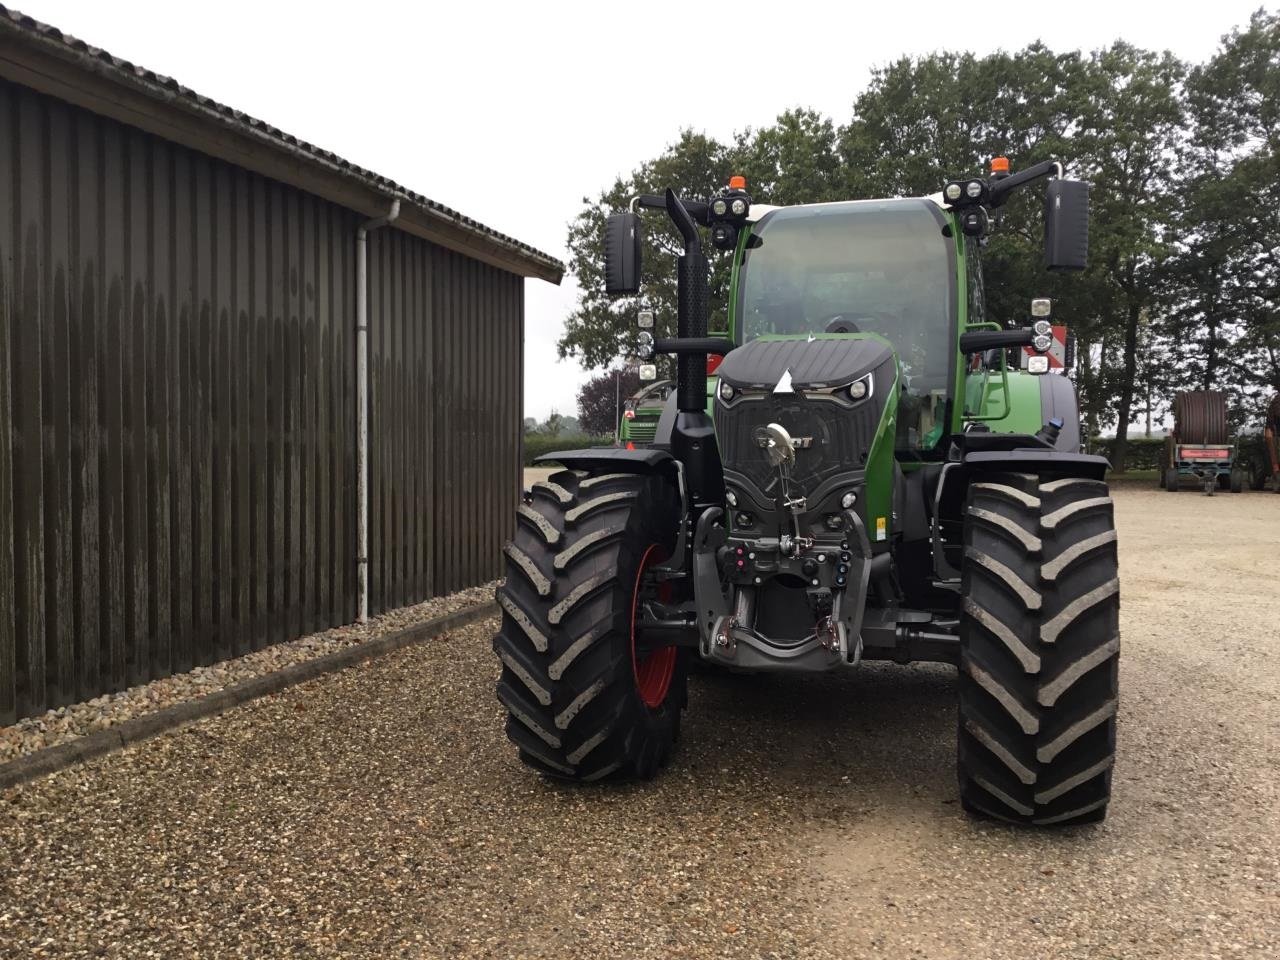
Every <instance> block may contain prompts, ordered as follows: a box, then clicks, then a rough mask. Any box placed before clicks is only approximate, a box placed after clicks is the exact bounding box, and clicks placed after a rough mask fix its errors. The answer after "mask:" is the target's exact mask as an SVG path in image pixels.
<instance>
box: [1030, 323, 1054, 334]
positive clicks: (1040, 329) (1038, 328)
mask: <svg viewBox="0 0 1280 960" xmlns="http://www.w3.org/2000/svg"><path fill="white" fill-rule="evenodd" d="M1031 329H1032V330H1033V331H1034V332H1035V335H1036V336H1037V337H1047V336H1050V335H1051V334H1052V333H1053V324H1052V323H1050V322H1049V321H1048V320H1037V321H1036V322H1035V324H1034V325H1033V326H1032V328H1031Z"/></svg>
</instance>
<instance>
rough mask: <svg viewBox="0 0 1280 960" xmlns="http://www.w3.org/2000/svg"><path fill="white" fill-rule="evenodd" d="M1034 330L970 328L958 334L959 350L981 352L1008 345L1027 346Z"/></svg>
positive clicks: (1033, 334) (966, 352)
mask: <svg viewBox="0 0 1280 960" xmlns="http://www.w3.org/2000/svg"><path fill="white" fill-rule="evenodd" d="M1034 336H1035V332H1034V331H1033V330H1032V329H1031V328H1030V327H1028V328H1026V329H1025V330H970V331H969V332H968V333H962V334H960V352H961V353H963V354H970V353H982V352H984V351H987V350H996V349H1004V348H1008V347H1029V346H1031V341H1032V338H1033V337H1034Z"/></svg>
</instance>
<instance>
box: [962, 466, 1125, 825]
mask: <svg viewBox="0 0 1280 960" xmlns="http://www.w3.org/2000/svg"><path fill="white" fill-rule="evenodd" d="M964 544H965V554H964V563H963V568H962V574H963V576H962V581H961V582H962V597H963V600H962V614H961V625H960V650H961V661H960V716H959V735H958V746H959V771H958V772H959V778H960V798H961V802H962V804H963V806H964V808H965V809H966V810H968V811H970V812H972V813H975V814H979V815H985V816H991V817H997V818H999V819H1002V820H1009V821H1013V822H1015V823H1025V824H1036V825H1043V826H1067V825H1071V824H1080V823H1094V822H1098V821H1100V820H1102V819H1103V818H1104V817H1105V816H1106V812H1107V804H1108V802H1109V800H1110V797H1111V770H1112V765H1113V762H1114V758H1115V745H1116V708H1117V706H1118V703H1119V656H1120V581H1119V573H1118V566H1117V557H1116V532H1115V523H1114V516H1113V509H1112V503H1111V497H1110V496H1109V495H1108V492H1107V485H1106V484H1105V483H1103V482H1102V481H1098V480H1085V479H1081V478H1076V477H1067V478H1050V477H1037V476H1033V475H1028V474H1013V473H1010V474H999V475H992V476H989V477H984V478H982V479H981V480H979V481H978V482H975V483H974V484H973V485H972V487H971V488H970V492H969V503H968V508H967V511H966V518H965V527H964Z"/></svg>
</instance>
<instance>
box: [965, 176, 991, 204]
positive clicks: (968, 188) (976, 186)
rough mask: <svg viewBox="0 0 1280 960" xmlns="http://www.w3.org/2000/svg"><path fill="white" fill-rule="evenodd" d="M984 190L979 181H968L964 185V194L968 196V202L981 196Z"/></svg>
mask: <svg viewBox="0 0 1280 960" xmlns="http://www.w3.org/2000/svg"><path fill="white" fill-rule="evenodd" d="M985 188H986V184H984V183H983V182H982V181H981V180H970V181H969V182H968V183H966V184H965V185H964V192H965V193H966V194H968V196H969V199H970V200H977V199H978V198H979V197H980V196H982V191H983V190H984V189H985Z"/></svg>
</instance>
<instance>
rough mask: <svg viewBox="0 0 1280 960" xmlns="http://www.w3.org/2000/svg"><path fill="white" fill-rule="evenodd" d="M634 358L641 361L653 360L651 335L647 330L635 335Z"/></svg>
mask: <svg viewBox="0 0 1280 960" xmlns="http://www.w3.org/2000/svg"><path fill="white" fill-rule="evenodd" d="M636 356H637V357H639V358H640V359H641V360H652V359H653V334H652V333H650V332H649V331H648V330H641V331H640V332H639V333H638V334H637V335H636Z"/></svg>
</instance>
